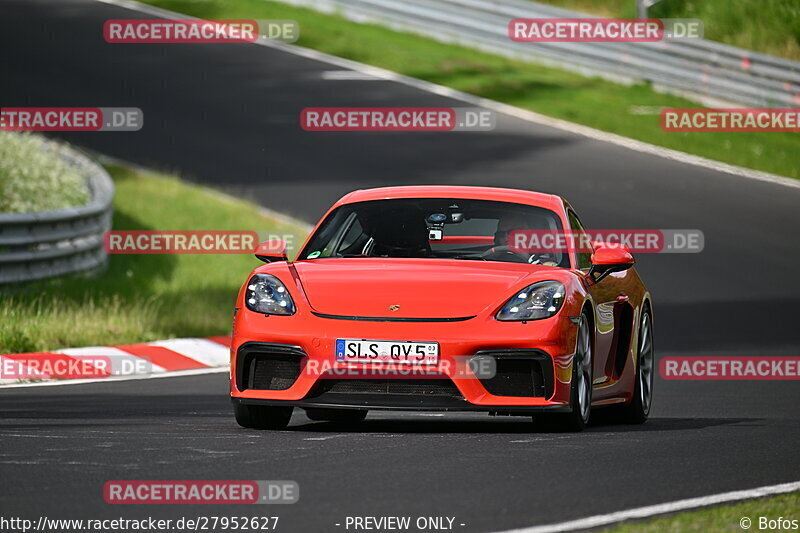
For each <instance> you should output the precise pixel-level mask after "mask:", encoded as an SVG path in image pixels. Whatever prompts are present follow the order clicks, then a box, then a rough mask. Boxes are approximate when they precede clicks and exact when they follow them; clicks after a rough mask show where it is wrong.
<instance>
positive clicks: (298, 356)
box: [230, 310, 577, 414]
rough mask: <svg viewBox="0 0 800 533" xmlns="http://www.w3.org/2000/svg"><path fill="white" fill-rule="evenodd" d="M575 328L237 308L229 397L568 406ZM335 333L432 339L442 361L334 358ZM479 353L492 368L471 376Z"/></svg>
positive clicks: (264, 401)
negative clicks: (416, 363) (415, 363)
mask: <svg viewBox="0 0 800 533" xmlns="http://www.w3.org/2000/svg"><path fill="white" fill-rule="evenodd" d="M576 332H577V328H576V327H575V325H574V324H573V323H572V321H570V319H569V317H567V316H555V317H552V318H549V319H545V320H538V321H529V322H526V323H522V322H500V321H497V320H495V319H494V318H493V317H487V318H481V317H476V318H472V319H469V320H464V321H457V322H436V323H429V322H383V321H359V320H343V319H333V318H325V317H320V316H315V315H313V314H305V315H302V316H297V315H293V316H264V315H260V314H257V313H253V312H250V311H247V310H240V311H239V313H238V315H237V317H236V320H235V322H234V335H233V342H232V344H231V387H230V392H231V398H232V400H233V401H234V402H238V403H243V404H253V405H256V404H258V405H293V406H299V407H307V408H322V407H328V408H361V409H394V410H442V411H484V412H497V413H504V414H505V413H508V414H513V413H520V414H525V413H528V412H540V411H569V410H570V403H569V398H570V379H571V374H572V358H573V353H574V349H575V338H576ZM340 338H358V339H371V340H372V339H374V340H403V341H419V342H436V343H438V344H439V355H440V361H439V364H438V365H435V366H431V367H426V371H427V372H428V375H425V376H419V375H418V373H411V374H402V372H393V370H397V368H398V366H393V365H386V364H364V363H352V362H337V361H336V360H335V355H334V354H335V351H334V350H335V348H334V347H335V343H336V340H337V339H340ZM475 357H481V358H487V357H488V358H492V359H494V360H495V365H496V370H497V374H496V376H495V377H494V378H491V379H487V378H486V377H481V378H479V377H478V376H476V375H475V374H474V373H473V372H472V370H470V369H469V367H468V365H469V361H470V360H472V359H474V358H475ZM406 368H407V367H406ZM372 372H374V373H375V374H374V375H367V374H368V373H372ZM354 376H355V377H354Z"/></svg>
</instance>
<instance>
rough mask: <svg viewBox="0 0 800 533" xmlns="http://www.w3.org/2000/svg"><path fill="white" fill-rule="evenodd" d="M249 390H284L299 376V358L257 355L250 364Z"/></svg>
mask: <svg viewBox="0 0 800 533" xmlns="http://www.w3.org/2000/svg"><path fill="white" fill-rule="evenodd" d="M249 375H250V379H249V382H248V384H249V386H248V387H247V388H249V389H259V390H285V389H288V388H289V387H291V386H292V384H294V382H295V380H297V376H299V375H300V357H299V356H296V355H284V354H281V355H266V354H265V355H261V354H259V355H257V356H255V357H254V358H253V361H252V363H250V373H249Z"/></svg>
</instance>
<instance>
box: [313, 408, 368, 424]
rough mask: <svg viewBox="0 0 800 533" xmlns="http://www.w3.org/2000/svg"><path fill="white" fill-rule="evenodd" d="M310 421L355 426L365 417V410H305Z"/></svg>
mask: <svg viewBox="0 0 800 533" xmlns="http://www.w3.org/2000/svg"><path fill="white" fill-rule="evenodd" d="M306 416H307V417H308V418H310V419H311V420H324V421H326V422H337V423H340V424H356V423H358V422H362V421H363V420H364V419H365V418H366V417H367V410H366V409H306Z"/></svg>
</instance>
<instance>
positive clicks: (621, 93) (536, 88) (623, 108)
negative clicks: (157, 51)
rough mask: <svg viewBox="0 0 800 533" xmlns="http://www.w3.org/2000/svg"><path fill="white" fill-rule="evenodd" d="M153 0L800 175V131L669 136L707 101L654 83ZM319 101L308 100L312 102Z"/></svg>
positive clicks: (251, 8)
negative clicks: (687, 111) (256, 22)
mask: <svg viewBox="0 0 800 533" xmlns="http://www.w3.org/2000/svg"><path fill="white" fill-rule="evenodd" d="M145 3H149V4H153V5H157V6H160V7H163V8H166V9H170V10H173V11H177V12H180V13H187V14H190V15H194V16H197V17H202V18H210V19H215V18H216V19H237V18H252V19H270V18H272V19H293V20H296V21H298V22H299V24H300V40H299V41H298V44H299V45H301V46H305V47H308V48H314V49H317V50H320V51H323V52H326V53H329V54H332V55H336V56H340V57H344V58H348V59H353V60H355V61H360V62H362V63H367V64H371V65H376V66H380V67H384V68H387V69H390V70H393V71H396V72H400V73H402V74H406V75H408V76H413V77H415V78H420V79H423V80H428V81H431V82H434V83H438V84H441V85H446V86H448V87H452V88H454V89H458V90H460V91H464V92H467V93H472V94H475V95H478V96H482V97H485V98H490V99H492V100H498V101H501V102H506V103H509V104H512V105H515V106H519V107H522V108H526V109H531V110H533V111H537V112H539V113H542V114H545V115H549V116H553V117H557V118H561V119H566V120H569V121H572V122H576V123H579V124H584V125H587V126H591V127H593V128H597V129H600V130H604V131H609V132H612V133H616V134H619V135H623V136H626V137H630V138H633V139H638V140H641V141H645V142H648V143H652V144H655V145H659V146H664V147H666V148H672V149H674V150H680V151H682V152H687V153H690V154H695V155H699V156H702V157H707V158H709V159H715V160H718V161H723V162H725V163H730V164H733V165H739V166H742V167H747V168H752V169H756V170H762V171H766V172H771V173H775V174H780V175H784V176H790V177H794V178H799V177H800V142H798V137H797V134H796V133H777V132H771V133H763V132H760V133H724V132H713V133H699V132H698V133H668V132H665V131H663V130H661V128H660V126H659V120H658V118H659V117H658V112H659V109H660V108H662V107H698V105H697V104H695V103H693V102H689V101H687V100H684V99H682V98H678V97H675V96H671V95H665V94H659V93H657V92H655V91H653V90H652V89H651V88H650V87H649V86H648V85H635V86H623V85H617V84H614V83H610V82H606V81H603V80H600V79H596V78H585V77H582V76H579V75H577V74H572V73H569V72H566V71H562V70H557V69H552V68H545V67H541V66H537V65H533V64H530V63H525V62H520V61H515V60H511V59H506V58H503V57H499V56H495V55H491V54H486V53H482V52H478V51H475V50H472V49H469V48H464V47H460V46H455V45H448V44H443V43H440V42H437V41H435V40H432V39H428V38H425V37H420V36H416V35H411V34H407V33H401V32H396V31H392V30H389V29H386V28H384V27H381V26H377V25H371V24H357V23H354V22H350V21H348V20H345V19H343V18H341V17H339V16H335V15H328V14H323V13H318V12H316V11H313V10H309V9H304V8H299V7H295V6H290V5H286V4H281V3H277V2H267V1H264V0H145ZM317 104H319V102H312V101H309V102H308V105H309V106H313V105H317ZM355 104H357V102H354V105H355Z"/></svg>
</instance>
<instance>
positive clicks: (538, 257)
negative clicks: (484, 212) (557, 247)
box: [483, 214, 558, 266]
mask: <svg viewBox="0 0 800 533" xmlns="http://www.w3.org/2000/svg"><path fill="white" fill-rule="evenodd" d="M534 226H535V224H532V223H531V221H530V220H528V218H527V217H525V216H522V215H519V214H511V215H507V216H504V217H503V218H501V219H500V220H499V221H498V223H497V230H496V231H495V233H494V246H492V247H491V248H489V250H487V251H486V252H484V254H483V257H484V258H487V259H489V258H496V259H499V258H500V257H503V258H505V259H506V260H508V258H510V257H513V259H511V260H512V261H516V262H520V263H522V262H525V263H530V264H533V265H545V266H557V265H558V261H557V258H556V257H555V256H554V254H552V253H547V252H542V251H537V252H534V253H531V252H530V251H528V250H525V249H524V248H518V247H516V246H513V243H511V239H512V237H513V235H512V234H513V232H515V231H525V230H541V228H535V227H534Z"/></svg>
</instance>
